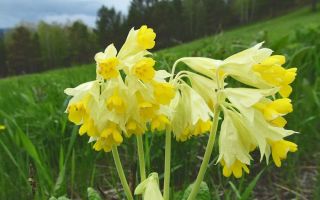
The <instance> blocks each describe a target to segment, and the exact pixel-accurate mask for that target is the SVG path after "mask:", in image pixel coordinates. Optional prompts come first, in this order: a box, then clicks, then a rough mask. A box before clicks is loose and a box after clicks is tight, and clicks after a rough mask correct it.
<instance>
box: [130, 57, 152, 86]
mask: <svg viewBox="0 0 320 200" xmlns="http://www.w3.org/2000/svg"><path fill="white" fill-rule="evenodd" d="M154 64H155V61H154V60H153V59H152V58H143V59H142V60H140V61H139V62H137V63H136V64H135V65H134V66H133V68H132V71H133V74H134V75H135V76H137V77H138V78H139V79H141V80H143V81H144V82H150V81H151V80H152V79H153V77H154V75H155V70H154V68H153V66H154Z"/></svg>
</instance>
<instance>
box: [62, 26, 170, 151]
mask: <svg viewBox="0 0 320 200" xmlns="http://www.w3.org/2000/svg"><path fill="white" fill-rule="evenodd" d="M155 37H156V34H155V33H154V32H153V30H152V29H151V28H148V27H147V26H145V25H144V26H142V27H141V28H140V29H138V30H135V29H131V30H130V32H129V34H128V36H127V39H126V41H125V43H124V45H123V46H122V48H121V49H120V50H119V52H118V51H117V49H116V48H115V46H114V45H113V44H110V45H108V46H107V48H106V49H105V51H104V52H99V53H97V54H96V55H95V57H94V59H95V61H96V64H97V65H96V80H94V81H90V82H87V83H83V84H81V85H79V86H77V87H75V88H68V89H66V90H65V93H66V94H67V95H69V96H72V98H71V99H70V101H69V104H68V106H67V110H66V112H67V113H68V119H69V120H70V121H71V122H73V123H75V124H77V125H80V129H79V134H80V135H84V134H87V135H88V136H89V137H90V139H89V141H90V142H94V144H93V149H95V150H96V151H100V150H104V151H106V152H109V151H111V149H112V147H113V146H118V145H120V144H121V143H122V142H123V139H124V138H123V136H126V137H130V136H131V135H133V134H136V135H141V134H143V133H144V132H145V131H146V130H147V127H149V126H148V125H150V128H151V131H163V130H165V129H166V128H167V127H169V126H170V124H171V123H170V121H169V116H170V115H171V113H172V111H171V110H170V107H169V104H170V102H171V100H172V99H173V98H174V97H175V95H176V90H175V88H174V86H173V85H172V84H171V83H169V82H167V80H166V79H167V78H168V77H169V76H170V74H169V73H168V72H166V71H164V70H155V68H154V66H155V64H156V62H155V60H154V59H153V58H151V57H150V55H151V53H150V52H149V51H148V49H151V48H153V47H154V45H155V41H154V40H155ZM120 74H123V75H124V76H122V75H120Z"/></svg>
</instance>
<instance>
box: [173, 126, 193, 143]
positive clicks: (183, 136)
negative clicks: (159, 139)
mask: <svg viewBox="0 0 320 200" xmlns="http://www.w3.org/2000/svg"><path fill="white" fill-rule="evenodd" d="M175 136H176V140H177V141H179V142H185V141H187V140H188V139H190V138H191V136H192V132H191V130H190V127H189V126H187V127H186V128H185V129H184V130H183V131H182V132H181V133H179V134H175Z"/></svg>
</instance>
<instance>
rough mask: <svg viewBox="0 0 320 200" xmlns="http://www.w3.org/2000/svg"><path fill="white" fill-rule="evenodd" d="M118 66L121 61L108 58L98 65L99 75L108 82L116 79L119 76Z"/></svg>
mask: <svg viewBox="0 0 320 200" xmlns="http://www.w3.org/2000/svg"><path fill="white" fill-rule="evenodd" d="M118 65H119V60H118V59H117V58H116V57H112V58H107V59H105V60H102V61H100V63H98V66H99V69H98V73H99V74H100V75H101V76H102V77H103V78H104V79H106V80H107V79H110V78H116V77H117V76H119V70H118V69H117V66H118Z"/></svg>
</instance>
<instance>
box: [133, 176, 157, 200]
mask: <svg viewBox="0 0 320 200" xmlns="http://www.w3.org/2000/svg"><path fill="white" fill-rule="evenodd" d="M134 194H135V195H137V194H142V196H143V200H163V197H162V194H161V191H160V188H159V177H158V174H157V173H155V172H153V173H151V174H150V175H149V176H148V178H147V179H146V180H144V181H142V182H141V183H139V185H138V186H137V187H136V189H135V190H134Z"/></svg>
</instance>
